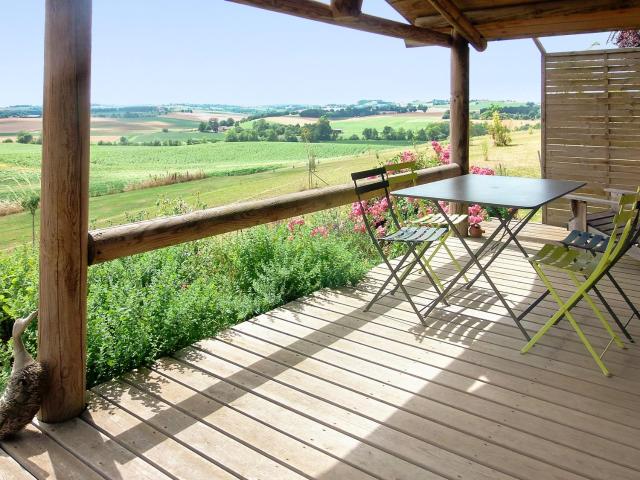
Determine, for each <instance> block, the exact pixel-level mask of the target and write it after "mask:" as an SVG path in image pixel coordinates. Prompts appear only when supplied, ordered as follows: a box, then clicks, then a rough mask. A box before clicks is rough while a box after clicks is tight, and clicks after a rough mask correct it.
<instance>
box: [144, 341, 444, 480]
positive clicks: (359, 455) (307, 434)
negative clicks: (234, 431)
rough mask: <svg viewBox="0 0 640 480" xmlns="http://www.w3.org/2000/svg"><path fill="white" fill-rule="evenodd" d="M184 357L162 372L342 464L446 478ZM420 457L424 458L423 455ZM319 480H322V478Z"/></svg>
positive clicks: (195, 357) (385, 473) (393, 474)
mask: <svg viewBox="0 0 640 480" xmlns="http://www.w3.org/2000/svg"><path fill="white" fill-rule="evenodd" d="M184 353H185V354H184V358H183V359H182V360H184V362H177V361H175V360H173V361H172V360H169V359H166V360H163V361H162V362H159V363H158V368H159V371H160V372H161V373H163V374H166V375H167V376H169V377H170V378H172V379H173V380H178V378H180V379H182V380H183V381H184V382H186V383H187V384H188V385H189V387H190V388H191V389H193V390H195V391H196V392H200V393H201V394H202V395H204V396H205V397H207V398H210V399H212V400H214V401H217V402H220V403H225V404H228V405H229V406H231V407H233V408H234V409H237V410H238V411H241V412H243V413H246V414H247V415H250V416H251V417H253V418H256V419H259V420H260V421H262V422H265V423H268V424H270V425H273V426H274V427H276V428H278V430H280V431H282V432H285V433H287V434H289V435H291V436H292V437H295V438H298V439H301V440H303V441H304V442H305V443H307V444H310V445H313V446H314V447H316V448H319V449H321V450H323V451H326V452H335V453H336V454H337V455H339V456H340V458H342V459H343V461H345V462H348V463H349V464H352V465H357V467H358V468H360V469H362V470H364V471H367V472H368V473H370V474H372V475H374V476H382V478H398V479H403V478H406V479H411V478H425V479H432V478H433V479H442V478H443V477H441V476H439V475H437V474H435V473H432V472H429V471H428V470H425V469H423V468H421V467H419V466H417V465H414V464H412V463H410V462H408V461H406V460H404V458H403V457H404V456H398V457H396V456H394V455H393V454H392V453H389V452H387V451H385V450H382V449H379V448H376V447H375V446H372V445H369V444H362V442H361V441H359V439H358V438H356V437H354V436H351V435H348V434H346V433H344V432H343V431H341V430H343V429H342V428H340V429H339V428H338V426H342V424H343V423H344V422H337V421H336V422H335V424H330V423H327V422H322V423H321V422H320V420H319V419H318V416H316V415H311V416H310V415H304V414H301V413H300V412H299V411H298V410H296V409H291V408H288V406H286V405H285V404H284V403H281V402H273V401H270V400H269V399H268V398H264V397H263V396H261V395H258V393H257V392H256V391H255V390H254V389H249V390H245V389H243V388H241V387H240V386H239V383H236V382H233V384H232V383H230V382H229V381H228V379H227V380H223V379H222V378H221V377H218V376H217V374H216V375H214V374H212V373H211V372H208V371H207V372H205V371H203V370H202V369H201V368H200V367H201V365H199V366H198V367H196V366H195V365H194V364H193V363H192V362H199V360H200V358H201V357H202V356H203V355H202V354H195V352H191V354H188V353H187V352H184ZM154 368H155V367H154ZM216 373H217V372H216ZM224 374H225V371H223V372H222V375H224ZM249 374H250V372H244V371H239V372H238V375H237V377H235V376H234V380H235V379H236V378H238V379H239V380H242V378H241V377H244V376H247V375H249ZM320 418H321V416H320ZM421 454H423V455H424V453H423V452H421ZM426 458H427V459H428V458H430V456H429V455H426ZM325 475H326V473H325ZM319 477H320V478H322V475H320V476H319ZM327 478H331V477H330V476H329V477H327Z"/></svg>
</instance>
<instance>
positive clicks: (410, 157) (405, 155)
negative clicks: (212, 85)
mask: <svg viewBox="0 0 640 480" xmlns="http://www.w3.org/2000/svg"><path fill="white" fill-rule="evenodd" d="M401 157H402V161H403V162H413V161H414V160H415V159H416V155H415V153H413V152H410V151H409V150H405V151H404V152H402V154H401Z"/></svg>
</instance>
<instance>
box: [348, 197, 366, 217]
mask: <svg viewBox="0 0 640 480" xmlns="http://www.w3.org/2000/svg"><path fill="white" fill-rule="evenodd" d="M366 209H367V202H366V201H363V202H362V203H360V202H353V203H352V204H351V212H349V218H351V219H354V218H357V217H361V216H362V215H364V213H365V211H366Z"/></svg>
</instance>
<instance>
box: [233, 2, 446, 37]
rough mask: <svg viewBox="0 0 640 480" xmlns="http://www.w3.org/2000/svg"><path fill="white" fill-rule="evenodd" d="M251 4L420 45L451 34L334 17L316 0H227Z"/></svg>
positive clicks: (380, 20) (384, 21)
mask: <svg viewBox="0 0 640 480" xmlns="http://www.w3.org/2000/svg"><path fill="white" fill-rule="evenodd" d="M227 1H228V2H232V3H239V4H242V5H248V6H251V7H257V8H263V9H265V10H270V11H273V12H278V13H285V14H287V15H293V16H296V17H300V18H306V19H308V20H315V21H318V22H323V23H328V24H331V25H338V26H342V27H347V28H353V29H355V30H361V31H363V32H369V33H376V34H379V35H385V36H388V37H394V38H400V39H404V40H413V41H415V42H420V43H422V44H428V45H438V46H441V47H449V46H451V35H448V34H446V33H441V32H434V31H432V30H429V29H427V28H420V27H414V26H413V25H407V24H404V23H399V22H394V21H393V20H388V19H386V18H380V17H375V16H372V15H367V14H364V13H363V14H361V15H359V16H357V17H343V18H336V17H334V16H333V11H332V10H331V7H330V6H329V5H326V4H324V3H321V2H317V1H315V0H227Z"/></svg>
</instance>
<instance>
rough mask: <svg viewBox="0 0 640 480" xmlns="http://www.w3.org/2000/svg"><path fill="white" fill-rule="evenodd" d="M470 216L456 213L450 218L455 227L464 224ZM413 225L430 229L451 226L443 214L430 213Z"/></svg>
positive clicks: (415, 221)
mask: <svg viewBox="0 0 640 480" xmlns="http://www.w3.org/2000/svg"><path fill="white" fill-rule="evenodd" d="M468 217H469V216H468V215H464V214H462V213H456V214H453V215H450V216H449V219H450V220H451V223H453V224H454V225H459V224H460V223H462V222H464V221H465V220H466V219H467V218H468ZM411 223H413V224H416V225H426V226H430V227H445V226H447V225H449V224H448V223H447V219H446V218H444V216H443V215H442V214H441V213H429V214H428V215H425V216H424V217H421V218H418V219H416V220H412V221H411Z"/></svg>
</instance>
